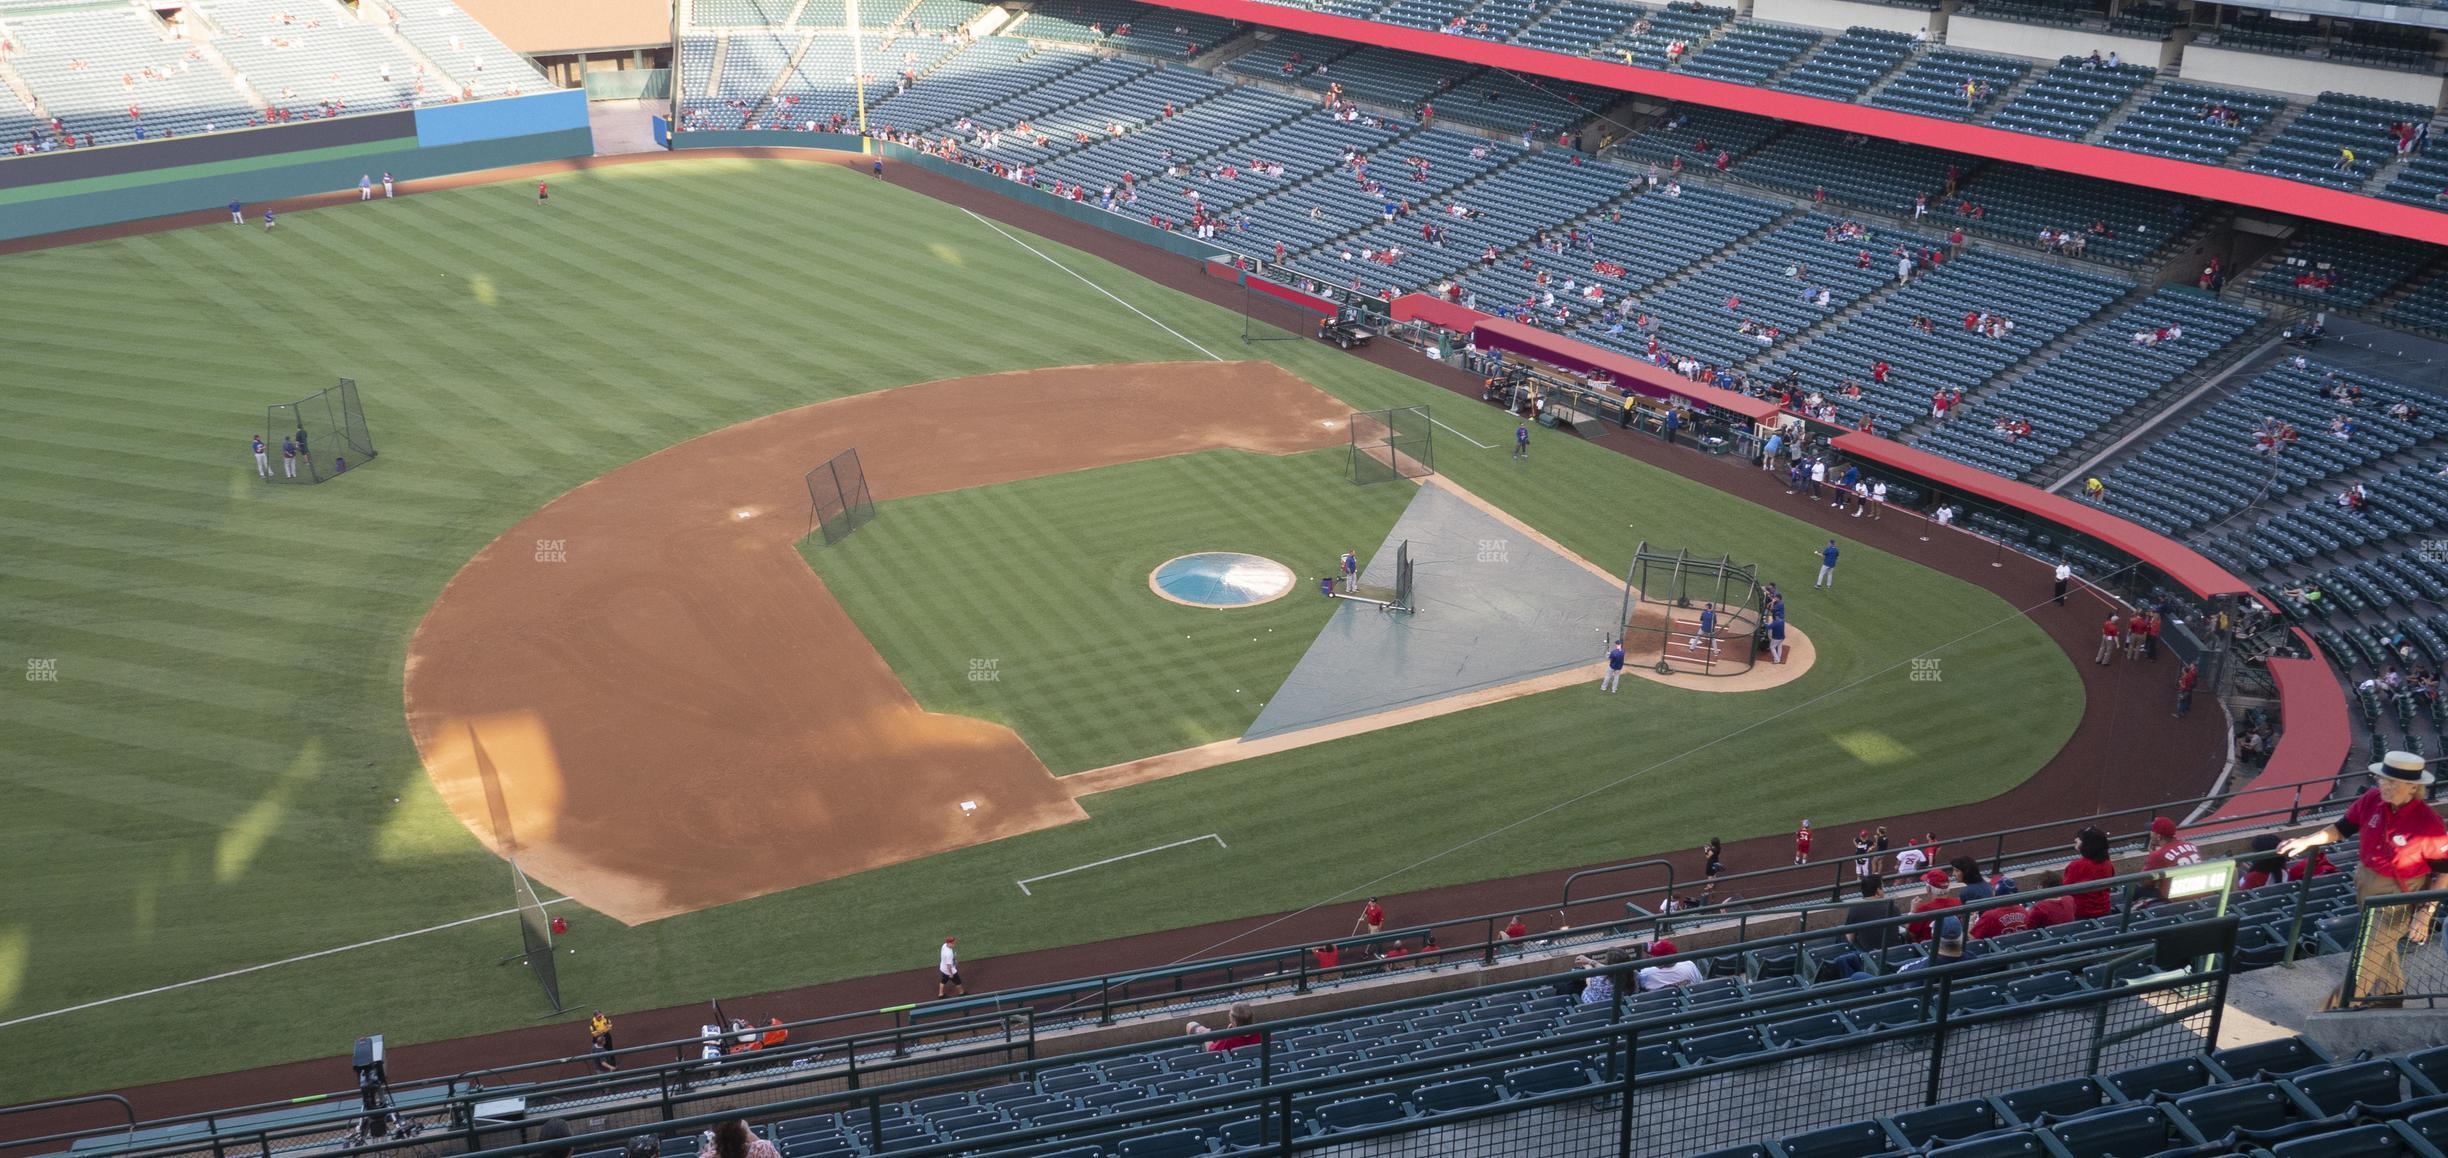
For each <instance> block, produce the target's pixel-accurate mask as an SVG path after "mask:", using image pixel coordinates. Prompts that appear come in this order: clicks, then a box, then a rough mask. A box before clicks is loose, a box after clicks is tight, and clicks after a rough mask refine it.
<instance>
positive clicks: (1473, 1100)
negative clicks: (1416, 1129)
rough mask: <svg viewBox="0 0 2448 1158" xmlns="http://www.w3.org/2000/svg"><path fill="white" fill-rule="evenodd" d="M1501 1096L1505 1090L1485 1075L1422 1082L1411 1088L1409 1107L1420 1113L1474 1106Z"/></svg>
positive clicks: (1490, 1103)
mask: <svg viewBox="0 0 2448 1158" xmlns="http://www.w3.org/2000/svg"><path fill="white" fill-rule="evenodd" d="M1503 1100H1504V1091H1502V1090H1500V1089H1498V1088H1496V1083H1495V1082H1492V1081H1490V1080H1488V1079H1487V1078H1484V1077H1472V1078H1460V1079H1457V1080H1454V1081H1450V1082H1436V1083H1432V1084H1429V1085H1424V1086H1421V1087H1419V1088H1418V1089H1416V1090H1413V1091H1412V1092H1411V1109H1412V1111H1413V1112H1414V1113H1417V1114H1420V1115H1422V1116H1427V1115H1430V1114H1445V1113H1452V1112H1454V1111H1457V1110H1469V1109H1476V1108H1478V1107H1480V1106H1490V1105H1494V1104H1496V1103H1497V1102H1500V1101H1503Z"/></svg>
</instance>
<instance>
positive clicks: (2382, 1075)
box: [2282, 1061, 2406, 1117]
mask: <svg viewBox="0 0 2448 1158" xmlns="http://www.w3.org/2000/svg"><path fill="white" fill-rule="evenodd" d="M2282 1084H2283V1085H2286V1086H2288V1087H2291V1088H2292V1089H2294V1091H2295V1092H2296V1093H2298V1094H2300V1095H2302V1096H2303V1099H2304V1101H2305V1102H2306V1103H2307V1104H2308V1105H2310V1106H2311V1108H2312V1112H2313V1114H2314V1115H2315V1116H2320V1117H2326V1116H2328V1115H2331V1114H2342V1113H2345V1112H2346V1111H2348V1110H2350V1109H2353V1108H2354V1107H2355V1106H2357V1105H2370V1106H2381V1105H2390V1104H2393V1103H2396V1102H2398V1101H2402V1100H2403V1099H2404V1097H2405V1085H2406V1080H2405V1071H2403V1070H2401V1069H2399V1068H2397V1063H2395V1062H2390V1061H2367V1062H2357V1063H2351V1064H2347V1065H2340V1066H2329V1067H2325V1068H2315V1069H2308V1070H2298V1071H2296V1072H2295V1073H2294V1074H2292V1075H2290V1076H2289V1077H2288V1078H2287V1079H2286V1081H2285V1082H2283V1083H2282Z"/></svg>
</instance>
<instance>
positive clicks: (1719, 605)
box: [1623, 539, 1767, 676]
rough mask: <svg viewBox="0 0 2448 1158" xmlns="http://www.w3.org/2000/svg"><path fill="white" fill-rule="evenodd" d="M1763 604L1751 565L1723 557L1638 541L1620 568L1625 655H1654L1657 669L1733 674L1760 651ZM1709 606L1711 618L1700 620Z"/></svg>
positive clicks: (1744, 669)
mask: <svg viewBox="0 0 2448 1158" xmlns="http://www.w3.org/2000/svg"><path fill="white" fill-rule="evenodd" d="M1764 602H1765V600H1764V598H1763V594H1762V589H1761V587H1760V582H1759V576H1758V574H1757V571H1756V569H1755V568H1753V567H1750V566H1737V565H1736V564H1735V563H1734V561H1733V559H1732V558H1731V557H1728V556H1725V555H1719V556H1717V557H1716V558H1713V559H1711V558H1705V557H1698V556H1694V555H1693V554H1692V553H1691V552H1690V551H1688V550H1683V551H1676V552H1674V553H1673V554H1668V553H1666V552H1664V551H1660V550H1654V549H1652V548H1651V547H1650V546H1649V542H1648V540H1646V539H1644V540H1642V541H1641V544H1640V546H1639V547H1637V548H1634V549H1633V552H1632V566H1631V568H1630V569H1629V570H1627V571H1626V572H1625V573H1624V597H1623V646H1624V653H1625V656H1626V658H1632V659H1643V660H1646V659H1648V658H1649V657H1651V656H1655V657H1657V670H1658V671H1659V672H1661V673H1672V672H1678V671H1686V672H1698V673H1699V674H1701V675H1711V676H1729V675H1741V674H1742V673H1744V672H1747V671H1750V670H1751V664H1752V662H1753V660H1754V659H1755V657H1756V656H1757V654H1758V653H1759V652H1761V651H1764V650H1766V649H1767V644H1766V643H1765V642H1763V641H1762V639H1761V634H1762V633H1761V625H1762V624H1763V623H1765V622H1766V619H1765V617H1764V616H1763V615H1762V614H1761V607H1762V605H1763V603H1764ZM1712 611H1713V612H1715V613H1716V614H1715V616H1714V617H1713V619H1711V618H1704V617H1705V616H1706V613H1708V612H1712Z"/></svg>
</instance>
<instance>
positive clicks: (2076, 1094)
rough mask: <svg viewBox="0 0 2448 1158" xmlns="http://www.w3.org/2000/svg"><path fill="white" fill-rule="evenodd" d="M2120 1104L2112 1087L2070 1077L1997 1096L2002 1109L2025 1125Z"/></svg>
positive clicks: (2087, 1079)
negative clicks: (2111, 1089)
mask: <svg viewBox="0 0 2448 1158" xmlns="http://www.w3.org/2000/svg"><path fill="white" fill-rule="evenodd" d="M2116 1101H2117V1096H2116V1095H2115V1094H2114V1093H2112V1092H2110V1091H2109V1089H2108V1087H2106V1086H2103V1085H2101V1084H2100V1083H2098V1082H2096V1081H2093V1080H2092V1079H2090V1078H2069V1079H2067V1080H2065V1081H2061V1082H2050V1083H2048V1084H2046V1085H2039V1086H2029V1087H2026V1088H2024V1089H2020V1090H2015V1091H2012V1092H2010V1093H2004V1094H1999V1095H1998V1096H1997V1104H1998V1108H1999V1109H2001V1110H2003V1111H2005V1112H2006V1113H2008V1114H2011V1115H2013V1116H2014V1120H2015V1121H2018V1122H2025V1123H2036V1122H2040V1121H2042V1120H2043V1119H2044V1118H2047V1119H2057V1118H2071V1117H2074V1116H2075V1115H2077V1114H2087V1113H2090V1112H2091V1111H2093V1110H2097V1109H2099V1108H2101V1107H2103V1106H2112V1105H2115V1104H2116Z"/></svg>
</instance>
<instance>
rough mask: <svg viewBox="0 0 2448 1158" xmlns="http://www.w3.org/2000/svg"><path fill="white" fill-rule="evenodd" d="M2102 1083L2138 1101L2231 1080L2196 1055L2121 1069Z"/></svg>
mask: <svg viewBox="0 0 2448 1158" xmlns="http://www.w3.org/2000/svg"><path fill="white" fill-rule="evenodd" d="M2101 1080H2102V1081H2104V1082H2106V1083H2107V1084H2108V1087H2109V1088H2110V1089H2113V1090H2115V1091H2116V1092H2118V1093H2120V1094H2123V1095H2124V1096H2125V1097H2126V1098H2128V1099H2130V1100H2133V1101H2137V1102H2138V1101H2143V1100H2145V1099H2148V1098H2150V1097H2151V1096H2152V1095H2154V1094H2157V1095H2165V1096H2168V1097H2174V1096H2175V1095H2178V1094H2187V1093H2191V1092H2193V1091H2194V1090H2198V1089H2201V1088H2202V1087H2204V1086H2210V1085H2216V1084H2218V1083H2221V1082H2224V1081H2227V1080H2228V1078H2227V1075H2226V1074H2224V1073H2221V1072H2220V1071H2219V1070H2218V1068H2217V1067H2216V1066H2214V1065H2212V1064H2211V1062H2210V1059H2209V1058H2207V1057H2204V1056H2201V1055H2198V1054H2197V1055H2195V1056H2192V1057H2180V1058H2174V1059H2171V1060H2168V1061H2163V1062H2156V1063H2153V1064H2151V1065H2146V1066H2135V1067H2133V1068H2131V1069H2123V1070H2118V1071H2117V1072H2115V1073H2112V1074H2109V1075H2107V1076H2106V1077H2104V1078H2102V1079H2101Z"/></svg>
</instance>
